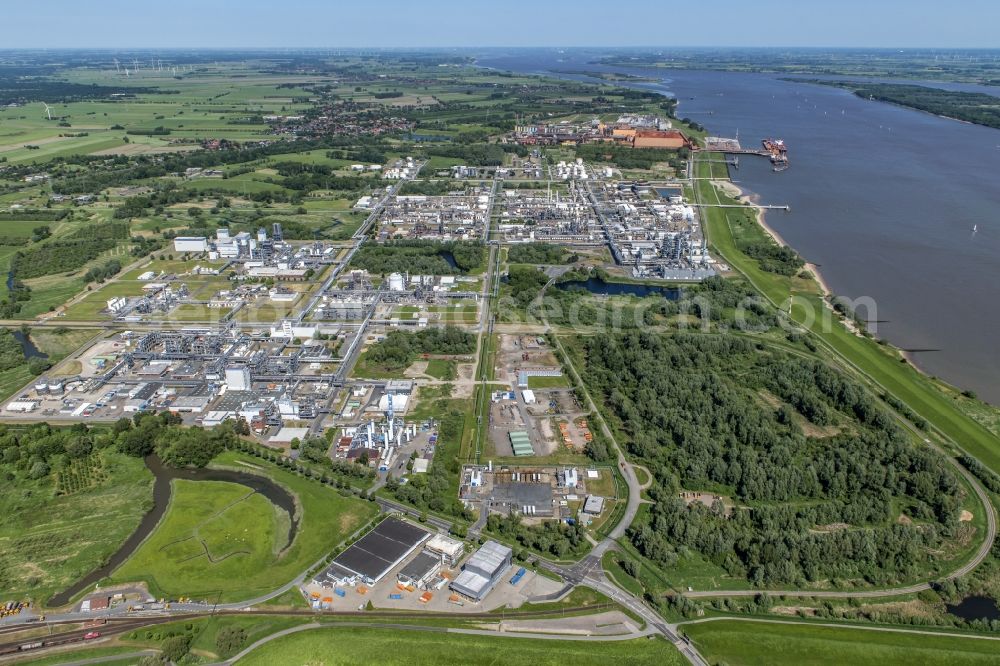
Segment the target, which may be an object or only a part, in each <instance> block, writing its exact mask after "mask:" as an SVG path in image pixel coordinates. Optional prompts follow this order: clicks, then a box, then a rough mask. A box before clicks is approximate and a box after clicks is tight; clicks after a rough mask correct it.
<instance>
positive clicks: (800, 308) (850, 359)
mask: <svg viewBox="0 0 1000 666" xmlns="http://www.w3.org/2000/svg"><path fill="white" fill-rule="evenodd" d="M695 164H696V168H695V175H696V176H698V177H700V178H710V177H712V176H713V175H714V176H715V177H717V178H719V179H720V180H721V179H722V178H721V177H720V176H719V174H718V172H716V173H714V174H713V172H712V164H709V163H705V162H702V161H696V163H695ZM695 188H696V196H697V199H698V200H699V201H700V202H703V203H706V204H715V203H723V204H736V203H739V202H738V201H736V200H735V199H732V198H730V197H728V196H726V195H723V194H721V193H720V192H719V191H718V189H717V188H716V187H715V185H713V184H712V181H711V180H697V181H695ZM732 210H733V209H725V208H705V209H703V211H704V217H705V222H704V223H705V228H706V233H707V234H708V239H709V242H710V244H711V246H712V248H713V249H714V250H715V252H716V253H717V254H718V255H719V256H721V257H722V258H723V259H724V260H725V261H726V262H727V263H729V265H730V266H732V268H733V269H734V270H736V271H739V272H740V273H742V274H743V276H744V277H746V279H747V280H748V281H749V282H750V283H751V284H752V285H753V286H754V288H756V289H757V290H758V291H759V292H761V293H762V294H763V295H764V296H765V297H766V298H767V299H768V300H769V301H771V303H772V304H774V305H775V307H778V308H779V309H781V310H783V311H786V312H787V311H788V302H789V299H793V300H792V307H791V311H790V312H789V316H790V317H791V319H792V321H794V322H795V323H796V324H798V325H800V326H802V327H803V328H806V329H808V330H809V331H810V332H811V333H812V334H813V335H814V336H815V339H816V340H817V342H819V343H820V344H822V345H823V346H824V347H825V348H826V349H828V350H829V351H830V352H832V353H833V354H834V355H836V356H838V357H839V358H841V359H842V360H843V361H844V362H846V363H847V364H848V365H850V366H851V367H853V368H854V369H855V370H857V371H858V372H860V373H862V374H863V375H865V376H866V377H868V378H869V379H870V380H871V381H873V382H875V383H876V384H878V385H879V386H881V387H882V388H883V389H884V390H885V391H887V392H888V393H890V394H892V395H894V396H895V397H896V398H898V399H899V400H901V401H902V402H904V403H905V404H906V405H907V406H908V407H909V408H910V409H912V410H913V411H914V412H916V413H917V414H919V415H920V416H922V417H923V418H925V419H927V421H928V422H929V423H930V424H931V426H933V427H934V428H935V429H936V430H937V431H939V432H940V433H941V434H943V435H944V436H945V437H946V438H948V439H949V440H950V441H951V442H952V443H954V444H955V445H957V446H958V447H960V448H961V449H962V450H964V451H966V452H967V453H969V454H971V455H973V456H974V457H976V458H978V459H979V460H980V461H981V462H982V463H983V464H984V465H986V466H988V467H989V468H990V469H992V470H993V471H994V472H997V473H1000V438H997V437H996V436H995V435H993V434H992V433H991V432H989V431H988V430H987V429H986V428H984V427H983V426H982V425H980V424H979V423H977V422H976V421H974V420H973V419H971V418H969V417H968V416H967V415H966V414H964V413H963V412H962V411H961V410H960V409H959V408H958V407H957V406H956V405H955V404H954V402H953V401H952V400H951V399H949V397H948V396H946V395H945V394H944V393H942V392H941V391H940V390H939V389H938V388H937V386H935V384H934V381H933V380H931V378H929V377H927V376H925V375H924V374H922V373H921V372H920V371H919V370H917V369H916V368H914V367H913V366H912V365H910V364H909V363H902V362H900V357H899V355H898V354H897V353H895V351H894V350H891V348H887V347H886V346H885V345H880V344H879V343H878V342H877V341H875V340H872V339H870V338H865V337H861V336H858V335H855V334H854V333H852V332H851V331H849V330H848V329H847V328H846V327H845V326H844V324H843V323H842V322H840V321H839V319H838V318H837V317H835V316H833V315H832V313H831V315H830V316H829V317H825V316H820V315H819V313H829V312H830V309H829V307H828V306H827V305H826V304H825V303H824V300H823V294H822V292H821V290H820V288H819V285H818V283H816V282H815V281H813V280H809V281H803V280H802V279H801V278H797V277H785V276H782V275H777V274H774V273H767V272H765V271H763V270H761V269H760V266H759V264H758V262H757V260H756V259H752V258H750V257H748V256H747V255H745V254H743V252H741V251H740V249H739V246H738V244H737V240H736V238H735V236H734V232H733V227H732V225H731V220H730V217H731V216H732V215H733V213H732ZM737 214H738V215H741V214H742V213H737ZM757 229H758V232H759V238H763V237H764V236H765V232H764V230H763V229H761V228H760V227H757ZM814 315H815V316H814Z"/></svg>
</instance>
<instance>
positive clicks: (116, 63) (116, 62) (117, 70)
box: [115, 58, 122, 74]
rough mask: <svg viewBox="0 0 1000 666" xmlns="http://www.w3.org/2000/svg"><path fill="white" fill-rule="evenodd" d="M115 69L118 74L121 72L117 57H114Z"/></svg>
mask: <svg viewBox="0 0 1000 666" xmlns="http://www.w3.org/2000/svg"><path fill="white" fill-rule="evenodd" d="M115 71H116V72H118V73H119V74H121V73H122V68H121V67H120V66H119V65H118V58H115Z"/></svg>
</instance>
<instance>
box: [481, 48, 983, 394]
mask: <svg viewBox="0 0 1000 666" xmlns="http://www.w3.org/2000/svg"><path fill="white" fill-rule="evenodd" d="M598 56H599V53H597V52H593V51H591V52H587V51H583V50H567V51H566V52H565V53H559V52H556V51H552V50H521V51H508V52H500V51H494V52H490V53H483V54H482V55H480V56H479V58H478V64H480V65H483V66H486V67H494V68H497V69H505V70H510V71H514V72H519V73H533V74H548V75H551V76H561V77H563V78H573V79H577V80H588V79H587V77H585V76H579V75H572V74H569V75H567V74H558V75H557V74H554V73H553V72H552V70H587V71H614V72H626V73H631V74H636V75H641V76H646V77H656V78H658V79H659V82H658V83H636V82H630V83H627V84H625V85H628V86H630V87H634V88H642V89H647V90H655V91H658V92H662V93H664V94H672V95H675V96H676V97H677V98H678V100H679V107H678V112H677V114H678V116H680V117H685V116H687V117H690V118H691V119H692V120H695V121H697V122H699V123H701V124H702V125H704V126H705V127H706V128H707V129H708V130H709V131H710V132H711V133H713V134H718V135H724V136H734V135H735V134H736V133H737V131H738V132H739V136H740V140H741V142H742V143H743V144H744V145H745V146H748V147H758V146H759V145H760V143H759V142H760V140H761V139H763V138H766V137H780V138H783V139H785V141H786V143H787V144H788V146H789V155H790V160H791V168H790V169H788V170H787V171H785V172H783V173H780V174H775V173H772V171H771V168H770V164H769V163H767V162H766V161H765V160H763V159H758V158H743V159H742V160H741V161H740V169H739V170H738V171H735V172H734V173H733V178H734V180H736V181H737V183H738V184H739V185H740V186H741V187H743V188H745V189H746V190H748V191H750V192H752V193H754V194H755V195H757V196H758V197H759V198H760V200H761V202H762V203H773V204H788V205H790V206H791V212H790V213H784V212H770V213H768V216H767V220H768V224H769V225H770V226H771V227H773V228H774V229H775V230H776V231H777V232H778V233H779V234H781V236H782V237H783V238H784V239H785V241H786V242H787V243H788V244H789V245H791V246H792V247H794V248H795V249H796V250H798V251H799V252H800V253H801V254H802V255H803V256H804V257H805V258H806V259H807V260H808V261H811V262H814V263H816V264H819V265H820V271H821V272H822V274H823V277H824V278H825V280H826V282H827V283H828V285H829V286H830V288H831V289H832V290H833V291H834V293H836V294H838V295H843V296H848V297H851V298H859V297H863V296H868V297H871V298H873V299H874V300H875V302H876V303H877V313H875V315H874V316H872V317H871V318H872V319H877V320H880V322H881V323H878V324H877V325H873V328H874V331H875V332H876V333H877V334H878V335H879V336H880V337H883V338H886V339H888V340H889V341H890V342H892V343H893V344H895V345H896V346H898V347H901V348H903V349H924V350H926V349H933V350H937V351H925V352H918V353H916V354H914V356H913V358H914V360H915V362H916V363H917V364H918V365H919V366H920V367H921V368H922V369H923V370H925V371H926V372H928V373H930V374H933V375H937V376H940V377H942V378H943V379H946V380H947V381H949V382H951V383H952V384H955V385H957V386H959V387H961V388H969V389H972V390H975V391H976V392H977V393H978V394H979V395H980V397H983V398H985V399H987V400H989V401H991V402H993V403H994V404H1000V381H997V378H998V377H1000V346H998V334H997V331H998V330H1000V309H998V308H997V307H996V301H997V297H998V296H1000V283H998V280H997V278H998V276H1000V177H998V174H1000V131H998V130H995V129H990V128H987V127H981V126H977V125H970V124H966V123H960V122H957V121H954V120H949V119H945V118H939V117H936V116H933V115H930V114H926V113H923V112H920V111H915V110H912V109H906V108H902V107H898V106H894V105H891V104H884V103H881V102H869V101H867V100H863V99H860V98H858V97H856V96H854V95H853V94H852V93H850V92H848V91H845V90H840V89H837V88H830V87H826V86H818V85H812V84H807V83H802V82H790V81H784V80H781V79H780V77H778V76H775V75H768V74H744V73H730V72H707V71H690V70H683V71H664V70H655V69H639V68H626V67H605V66H599V65H593V64H589V62H590V61H591V60H594V59H595V58H596V57H598ZM591 80H592V79H591ZM948 87H951V88H955V89H970V90H976V91H977V92H989V91H991V89H989V88H984V87H982V86H961V85H957V84H956V85H951V86H948ZM992 92H994V94H997V95H1000V88H997V89H996V90H995V91H992ZM974 226H976V227H977V228H978V230H977V231H976V232H973V227H974ZM862 314H864V313H863V312H862Z"/></svg>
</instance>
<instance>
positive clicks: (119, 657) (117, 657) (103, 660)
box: [51, 650, 160, 666]
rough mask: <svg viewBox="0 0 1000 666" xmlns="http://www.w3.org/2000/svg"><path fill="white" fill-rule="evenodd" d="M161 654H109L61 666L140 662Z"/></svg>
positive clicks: (141, 652) (55, 653)
mask: <svg viewBox="0 0 1000 666" xmlns="http://www.w3.org/2000/svg"><path fill="white" fill-rule="evenodd" d="M158 654H160V653H159V652H158V651H156V650H142V651H139V652H123V653H122V654H109V655H107V656H104V657H92V658H90V659H77V660H76V661H64V662H60V664H59V666H89V664H107V663H109V662H115V661H124V660H126V659H129V660H139V659H142V658H143V657H152V656H155V655H158ZM51 656H53V657H58V656H59V653H58V652H54V653H53V654H52V655H51Z"/></svg>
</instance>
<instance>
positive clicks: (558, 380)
mask: <svg viewBox="0 0 1000 666" xmlns="http://www.w3.org/2000/svg"><path fill="white" fill-rule="evenodd" d="M569 387H570V384H569V377H567V376H566V375H559V376H558V377H528V388H529V389H532V390H534V389H547V388H569Z"/></svg>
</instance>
